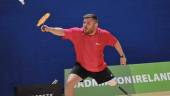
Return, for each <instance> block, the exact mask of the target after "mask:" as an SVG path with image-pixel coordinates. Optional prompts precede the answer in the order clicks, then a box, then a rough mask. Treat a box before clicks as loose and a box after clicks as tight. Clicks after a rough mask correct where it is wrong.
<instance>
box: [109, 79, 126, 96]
mask: <svg viewBox="0 0 170 96" xmlns="http://www.w3.org/2000/svg"><path fill="white" fill-rule="evenodd" d="M107 83H108V85H110V86H117V87H118V88H119V89H120V90H121V91H122V92H123V93H124V94H125V95H127V96H129V94H128V93H127V92H126V91H125V90H124V89H123V88H122V87H120V86H119V85H118V83H117V81H116V80H114V79H112V80H109V81H107Z"/></svg>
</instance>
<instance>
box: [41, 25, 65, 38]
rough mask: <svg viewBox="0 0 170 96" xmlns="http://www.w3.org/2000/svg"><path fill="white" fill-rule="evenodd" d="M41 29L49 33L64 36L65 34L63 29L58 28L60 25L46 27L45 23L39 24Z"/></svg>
mask: <svg viewBox="0 0 170 96" xmlns="http://www.w3.org/2000/svg"><path fill="white" fill-rule="evenodd" d="M41 31H42V32H50V33H52V34H54V35H57V36H64V35H65V33H64V29H63V28H60V27H48V26H47V25H43V26H41Z"/></svg>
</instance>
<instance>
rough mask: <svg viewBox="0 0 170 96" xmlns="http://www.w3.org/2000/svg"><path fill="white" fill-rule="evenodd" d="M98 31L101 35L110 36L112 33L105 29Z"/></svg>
mask: <svg viewBox="0 0 170 96" xmlns="http://www.w3.org/2000/svg"><path fill="white" fill-rule="evenodd" d="M98 30H99V31H100V33H102V34H110V32H109V31H108V30H106V29H103V28H98Z"/></svg>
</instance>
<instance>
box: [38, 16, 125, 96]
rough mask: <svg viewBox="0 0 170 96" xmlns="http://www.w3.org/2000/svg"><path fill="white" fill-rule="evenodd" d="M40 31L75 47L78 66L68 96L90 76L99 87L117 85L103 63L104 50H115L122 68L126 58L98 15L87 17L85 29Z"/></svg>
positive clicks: (66, 88) (44, 29) (67, 88)
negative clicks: (62, 39) (105, 84)
mask: <svg viewBox="0 0 170 96" xmlns="http://www.w3.org/2000/svg"><path fill="white" fill-rule="evenodd" d="M41 29H42V31H43V32H50V33H52V34H54V35H57V36H62V37H64V38H65V39H68V40H70V41H71V42H72V43H73V45H74V48H75V52H76V59H77V63H76V64H75V65H74V67H73V69H72V71H71V73H70V75H69V76H68V80H67V81H66V86H65V96H74V86H75V85H76V84H77V83H78V82H80V81H82V80H83V79H85V78H87V77H92V78H94V79H95V80H96V81H97V83H98V84H100V83H104V82H107V83H108V84H109V85H110V86H115V85H117V82H116V81H115V80H114V79H113V78H114V76H113V75H112V73H111V71H110V70H109V69H108V68H107V65H106V63H105V61H104V55H103V50H104V47H105V46H107V45H108V46H112V47H115V49H116V50H117V52H118V54H119V55H120V63H121V64H122V65H126V57H125V54H124V52H123V50H122V48H121V45H120V43H119V41H118V40H117V39H116V37H114V36H113V35H111V33H109V32H108V31H106V30H104V29H101V28H99V27H98V19H97V16H96V15H95V14H86V15H84V20H83V27H82V28H77V27H75V28H70V29H63V28H58V27H55V28H54V27H48V26H47V25H44V26H42V27H41ZM120 88H121V87H120Z"/></svg>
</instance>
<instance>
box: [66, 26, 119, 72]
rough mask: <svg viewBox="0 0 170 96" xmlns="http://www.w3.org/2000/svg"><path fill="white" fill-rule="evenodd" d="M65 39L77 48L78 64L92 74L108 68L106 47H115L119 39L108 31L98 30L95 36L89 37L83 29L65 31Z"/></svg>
mask: <svg viewBox="0 0 170 96" xmlns="http://www.w3.org/2000/svg"><path fill="white" fill-rule="evenodd" d="M64 31H65V36H64V38H65V39H69V40H70V41H71V42H72V43H73V45H74V48H75V51H76V59H77V62H79V63H80V64H81V66H82V67H83V68H85V69H86V70H88V71H91V72H100V71H102V70H103V69H105V68H106V66H107V65H106V63H105V61H104V55H103V51H104V47H105V46H107V45H109V46H113V47H114V44H115V43H116V41H117V39H116V38H115V37H114V36H113V35H112V34H111V33H109V32H108V31H106V30H103V29H101V28H98V29H97V32H96V34H95V35H92V36H89V35H85V34H84V33H83V29H82V28H77V27H75V28H70V29H64Z"/></svg>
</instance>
